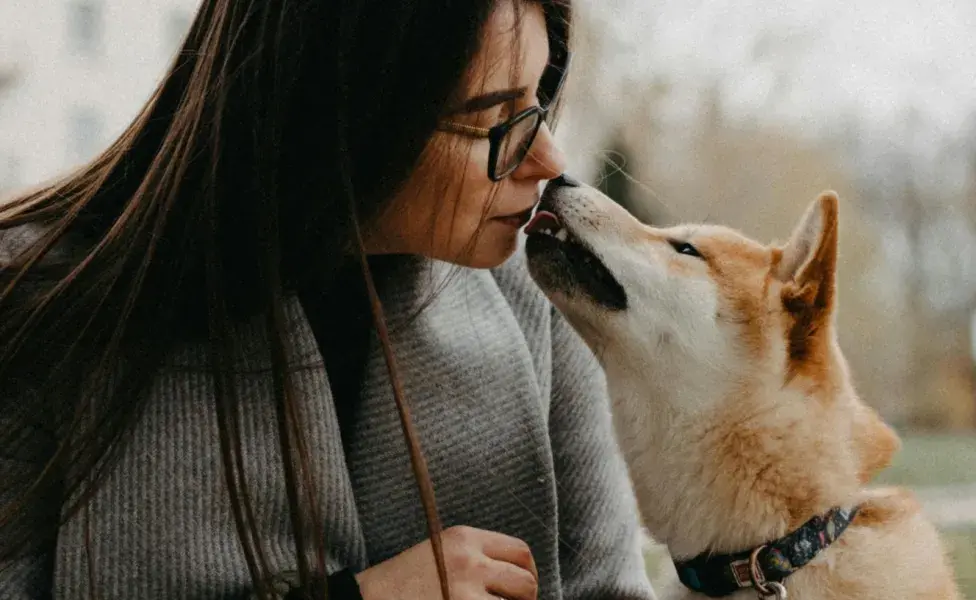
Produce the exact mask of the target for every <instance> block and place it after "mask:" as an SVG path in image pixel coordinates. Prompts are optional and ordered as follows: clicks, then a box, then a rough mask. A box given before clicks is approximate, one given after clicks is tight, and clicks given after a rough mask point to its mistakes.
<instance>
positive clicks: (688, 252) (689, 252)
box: [668, 240, 705, 260]
mask: <svg viewBox="0 0 976 600" xmlns="http://www.w3.org/2000/svg"><path fill="white" fill-rule="evenodd" d="M668 243H669V244H671V247H672V248H674V251H675V252H677V253H678V254H684V255H685V256H692V257H694V258H700V259H702V260H704V258H705V257H703V256H702V255H701V253H700V252H699V251H698V248H695V247H694V246H692V245H691V244H689V243H688V242H680V241H678V240H668Z"/></svg>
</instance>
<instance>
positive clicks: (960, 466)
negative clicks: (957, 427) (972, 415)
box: [877, 434, 976, 487]
mask: <svg viewBox="0 0 976 600" xmlns="http://www.w3.org/2000/svg"><path fill="white" fill-rule="evenodd" d="M877 483H883V484H895V485H906V486H911V487H915V486H927V485H952V484H962V483H976V435H968V436H961V435H960V436H955V435H953V436H949V435H925V436H922V435H912V436H908V435H904V434H902V449H901V451H900V452H899V453H898V454H897V455H895V460H894V462H893V463H892V465H891V466H890V467H888V469H887V470H885V471H884V472H883V473H881V474H880V475H879V476H878V478H877Z"/></svg>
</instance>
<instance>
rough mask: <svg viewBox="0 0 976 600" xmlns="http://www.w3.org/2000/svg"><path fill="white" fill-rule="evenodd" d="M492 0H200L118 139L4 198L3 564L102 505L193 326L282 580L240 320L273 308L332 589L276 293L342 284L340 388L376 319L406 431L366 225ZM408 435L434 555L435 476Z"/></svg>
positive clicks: (352, 378)
mask: <svg viewBox="0 0 976 600" xmlns="http://www.w3.org/2000/svg"><path fill="white" fill-rule="evenodd" d="M495 1H496V0H464V1H460V2H458V1H455V0H403V1H400V2H392V3H391V2H377V1H369V0H342V1H341V2H329V1H324V0H205V2H204V3H203V6H202V7H201V9H200V10H199V12H198V14H197V17H196V19H195V20H194V22H193V25H192V27H191V29H190V32H189V34H188V36H187V38H186V40H185V43H184V44H183V46H182V49H181V51H180V52H179V54H178V56H177V57H176V59H175V61H174V63H173V64H172V66H171V67H170V69H169V70H168V72H167V73H166V75H165V76H164V78H163V80H162V82H161V84H160V85H159V87H158V89H157V90H156V91H155V93H154V94H153V95H152V97H151V99H150V100H149V101H148V102H147V104H146V105H145V107H144V108H143V110H142V111H141V113H140V114H139V116H138V117H137V118H136V119H135V120H134V121H133V123H132V124H131V125H130V126H129V127H128V129H127V130H126V131H125V132H124V133H123V134H121V135H120V136H119V138H118V139H117V140H116V141H115V142H114V143H113V144H112V145H111V147H109V148H108V149H107V150H106V151H105V152H103V153H102V154H101V155H100V156H98V157H97V158H95V159H94V160H93V161H92V162H91V163H89V164H88V165H86V166H84V167H83V168H81V169H80V170H78V171H77V172H75V173H72V174H70V175H69V176H67V177H65V178H63V179H61V180H59V181H57V182H55V183H53V184H50V185H46V186H44V187H43V188H41V189H38V190H35V191H33V192H30V193H27V194H25V195H23V196H21V197H18V198H15V199H14V200H12V201H10V202H8V203H7V204H5V205H4V206H2V207H0V232H3V236H4V238H5V239H4V245H5V246H6V251H5V253H3V254H0V261H2V262H0V389H2V390H3V392H2V399H0V467H2V473H3V483H2V485H3V488H2V489H0V502H2V504H0V564H4V563H6V562H7V561H9V560H10V559H13V558H16V557H20V556H24V555H29V554H33V553H36V552H39V551H40V549H41V546H44V545H46V544H49V543H50V542H51V541H52V540H53V539H54V538H55V536H56V535H57V528H58V527H59V525H60V524H61V523H63V522H65V521H66V520H68V519H70V518H71V517H73V516H74V515H76V514H77V513H78V512H79V511H80V510H82V509H83V508H84V507H85V506H87V503H88V500H89V498H90V497H91V496H92V494H94V493H95V492H96V491H97V490H98V488H99V485H100V483H101V482H102V479H103V477H104V476H105V474H106V473H107V471H108V470H109V469H110V468H111V466H112V459H113V457H115V456H117V454H118V453H119V452H120V451H121V450H122V449H123V448H124V444H125V440H126V436H127V434H128V433H129V432H130V430H131V428H132V425H133V424H134V423H135V422H136V420H137V419H138V418H139V415H140V411H141V409H142V407H143V405H144V403H145V400H146V389H147V386H148V385H149V383H150V382H151V380H152V378H153V376H154V374H155V373H156V372H157V371H158V368H159V367H160V365H161V363H162V361H163V360H164V358H165V357H166V356H167V355H168V354H169V353H170V352H172V351H173V349H174V347H175V346H176V344H179V343H183V342H187V341H194V340H196V341H202V342H206V343H207V344H208V345H209V348H210V354H209V357H210V369H211V370H212V372H213V377H214V400H215V405H216V411H217V416H218V422H219V430H220V443H221V453H222V460H223V464H224V471H225V473H226V480H227V481H226V483H227V487H228V490H229V493H230V498H231V503H232V507H233V512H234V519H235V522H236V524H237V527H238V534H239V536H240V540H241V543H242V546H243V549H244V554H245V557H246V560H247V564H248V567H249V569H250V572H251V576H252V579H253V580H254V585H255V586H256V588H257V590H258V592H259V593H260V594H261V595H262V596H265V595H267V594H269V592H270V590H269V588H268V587H267V585H268V575H269V573H268V572H267V562H266V559H265V557H264V552H263V550H262V547H261V543H260V540H259V539H258V536H257V527H256V523H255V520H254V514H253V507H252V506H251V502H250V499H249V497H248V494H247V484H246V481H245V480H244V475H243V468H242V463H243V453H242V450H241V440H240V434H239V431H238V422H239V419H238V413H239V410H240V407H239V403H238V399H237V397H236V396H235V393H234V385H233V379H232V378H233V376H234V373H233V365H232V359H231V356H232V355H233V352H234V343H235V340H234V337H233V335H231V328H232V327H233V325H234V324H235V323H236V322H239V321H241V320H244V319H252V318H260V319H263V322H264V324H265V328H266V330H267V334H268V335H267V339H268V340H269V342H268V344H269V348H268V350H269V352H270V356H271V358H272V365H273V368H272V373H271V377H272V379H273V383H274V389H275V399H274V401H275V405H276V407H277V414H278V426H279V441H280V444H281V453H282V456H283V462H284V475H285V479H286V484H287V489H288V494H289V505H290V507H291V514H292V526H293V532H294V535H295V543H296V549H297V551H298V556H299V565H298V566H299V571H300V573H301V579H302V585H303V589H304V590H306V593H308V594H311V593H312V592H311V590H313V589H320V588H321V585H319V584H317V583H316V582H321V581H322V579H323V576H324V573H325V563H324V554H325V549H324V548H325V542H324V540H323V539H322V537H323V536H321V535H312V536H307V533H306V532H308V531H321V528H320V527H319V526H318V522H319V521H318V519H319V516H318V515H317V512H316V509H315V507H316V506H317V503H316V502H314V501H313V499H314V498H315V497H316V496H317V491H316V490H314V489H313V487H314V486H313V485H312V482H311V477H310V475H309V471H308V462H309V461H308V457H307V455H306V448H305V443H304V441H303V440H302V436H301V435H300V434H299V427H298V425H299V424H300V422H301V416H300V414H299V411H298V406H297V403H296V402H295V401H294V394H293V391H292V389H291V384H290V381H289V379H290V378H289V377H288V375H287V365H286V359H285V354H286V353H285V348H286V340H285V339H284V323H283V321H284V317H283V309H282V305H283V304H282V303H283V300H284V299H285V298H286V297H287V296H289V295H293V294H298V295H300V296H301V297H302V298H303V299H304V298H308V299H310V302H315V303H318V302H334V303H336V304H337V306H336V307H335V308H333V311H335V312H339V313H340V314H342V315H343V318H342V319H336V322H335V323H327V324H326V325H327V327H326V329H330V330H331V331H333V332H334V334H335V338H334V339H335V340H337V341H336V342H335V343H331V344H328V343H326V344H321V343H320V346H321V350H322V355H323V359H324V361H325V365H326V369H327V371H328V375H329V379H330V381H331V384H332V387H333V396H334V398H335V399H336V402H337V404H339V405H343V404H349V403H352V402H355V400H356V399H357V398H358V395H359V393H360V388H361V383H362V378H363V376H364V370H363V366H362V365H364V364H365V361H366V356H367V352H368V350H369V347H368V346H369V343H368V341H369V335H370V327H376V328H377V333H378V334H379V337H380V340H381V342H382V345H383V349H384V352H385V354H386V357H387V360H388V366H389V369H390V377H391V383H392V385H393V387H394V389H395V390H396V393H395V395H396V397H397V400H398V404H399V405H400V408H401V411H403V413H402V422H403V423H404V431H405V435H408V438H409V437H410V436H411V432H410V420H409V415H408V414H406V412H405V411H406V405H405V404H404V403H403V398H402V394H401V393H400V391H399V382H398V378H397V376H396V369H395V361H394V359H393V353H392V349H391V347H390V344H389V341H388V340H387V337H386V335H385V322H384V320H383V317H382V306H381V305H380V304H379V301H378V300H377V297H378V296H377V295H376V293H375V283H374V277H371V275H370V274H371V266H372V267H376V266H377V264H374V263H371V261H369V260H367V259H366V256H365V253H364V251H363V248H362V245H361V239H360V236H359V226H358V224H359V223H364V222H369V220H370V219H371V218H373V217H374V216H375V215H377V214H378V213H379V211H381V209H382V207H383V205H384V202H386V201H387V200H388V199H389V198H390V197H391V196H393V194H394V192H395V191H396V189H397V188H398V186H400V185H401V183H402V182H403V181H404V180H405V179H406V177H407V176H408V175H409V174H410V173H411V171H412V170H413V168H414V167H415V165H416V163H417V161H418V157H420V155H421V152H422V150H423V149H424V147H425V145H426V143H427V141H428V140H429V138H430V137H431V135H432V133H433V131H434V129H435V126H436V123H437V119H438V117H439V116H440V115H441V114H442V112H443V110H444V108H445V103H446V102H447V101H448V100H449V98H450V97H451V94H452V92H454V91H455V90H456V89H457V88H458V85H459V82H460V81H461V79H462V76H463V75H464V72H465V69H466V68H467V66H468V65H469V63H470V62H471V60H472V57H473V56H474V54H475V52H476V51H477V49H478V45H479V42H480V39H481V33H482V29H483V26H484V24H485V22H486V21H487V19H488V17H489V15H490V14H491V12H492V10H493V8H494V4H495ZM543 4H544V5H545V9H546V13H547V21H548V23H549V28H550V36H551V38H552V40H553V42H555V43H560V44H565V43H566V42H567V39H568V23H569V9H568V2H566V1H563V0H547V1H546V2H544V3H543ZM21 240H22V241H21ZM349 249H351V250H352V251H351V252H350V251H349ZM310 257H314V260H313V259H311V258H310ZM375 275H376V277H375V280H376V282H381V281H382V279H383V277H382V269H380V272H377V273H375ZM310 318H311V317H310ZM338 340H341V343H340V342H338ZM338 408H339V410H340V414H341V413H342V410H343V407H342V406H339V407H338ZM410 446H411V450H412V451H411V455H412V459H413V461H414V466H415V472H416V474H417V476H418V483H419V484H420V486H421V490H422V495H423V497H424V501H425V505H426V506H427V509H428V510H427V516H428V521H429V526H430V531H431V537H432V540H433V541H434V543H435V550H437V551H438V552H437V554H438V555H439V546H438V545H437V541H438V540H439V538H438V535H437V534H438V531H439V524H438V521H437V516H436V509H435V507H434V505H433V493H432V491H431V489H430V482H429V479H428V478H427V477H426V473H425V470H424V465H423V459H422V456H421V454H420V452H419V446H418V445H417V444H416V443H415V440H414V441H412V443H411V444H410ZM52 518H53V519H54V520H53V521H51V519H52ZM306 537H308V538H310V539H306ZM312 550H314V555H310V552H311V551H312ZM310 556H312V558H310ZM438 564H439V571H440V573H441V575H442V578H443V563H442V560H440V559H439V560H438ZM442 583H443V584H444V588H443V589H444V592H445V594H446V580H443V579H442Z"/></svg>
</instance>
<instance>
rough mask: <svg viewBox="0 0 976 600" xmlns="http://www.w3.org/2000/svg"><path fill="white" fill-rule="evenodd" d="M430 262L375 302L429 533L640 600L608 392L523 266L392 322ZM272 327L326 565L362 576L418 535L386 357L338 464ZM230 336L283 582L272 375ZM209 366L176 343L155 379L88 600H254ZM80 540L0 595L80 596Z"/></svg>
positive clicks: (309, 340) (64, 535) (321, 389)
mask: <svg viewBox="0 0 976 600" xmlns="http://www.w3.org/2000/svg"><path fill="white" fill-rule="evenodd" d="M426 265H427V267H429V268H428V269H426V270H425V273H427V276H426V277H430V281H428V280H427V278H426V277H425V278H424V282H425V283H423V284H421V285H417V286H402V287H399V288H397V289H396V290H395V291H394V292H392V293H390V294H387V295H386V297H385V298H384V305H385V307H386V310H387V312H388V313H389V314H388V316H389V319H390V321H391V323H392V324H393V327H394V330H393V342H394V347H395V349H396V353H397V357H398V361H399V364H400V367H401V370H402V375H403V379H404V387H405V391H406V395H407V398H408V401H409V402H410V403H411V406H412V409H413V415H414V419H415V422H416V425H417V428H418V432H419V434H420V436H421V440H422V443H423V446H424V450H425V453H426V456H427V459H428V462H429V467H430V471H431V476H432V479H433V482H434V486H435V489H436V494H437V499H438V503H439V507H440V511H441V516H442V518H443V521H444V524H445V526H451V525H456V524H465V525H470V526H474V527H479V528H483V529H488V530H494V531H500V532H504V533H507V534H510V535H513V536H516V537H518V538H521V539H523V540H525V541H526V542H528V543H529V544H530V546H531V548H532V551H533V554H534V556H535V560H536V562H537V564H538V569H539V577H540V594H539V597H540V598H541V599H545V600H558V599H563V600H575V599H583V598H586V599H592V598H605V599H608V600H619V599H623V598H627V599H645V600H646V599H651V598H653V593H652V591H651V589H650V585H649V583H648V581H647V578H646V575H645V573H644V569H643V561H642V558H641V552H640V533H639V525H638V517H637V513H636V506H635V502H634V500H633V496H632V492H631V489H630V486H629V483H628V480H627V478H626V470H625V467H624V464H623V462H622V460H621V457H620V455H619V454H618V449H617V447H616V445H615V441H614V438H613V435H612V432H611V422H610V416H609V412H608V410H609V408H608V402H607V397H606V391H605V385H604V381H603V379H602V374H601V372H600V370H599V368H598V366H597V364H596V362H595V360H594V358H593V356H592V355H591V353H590V352H589V350H588V349H587V348H586V347H585V346H584V345H583V344H582V343H581V342H580V340H579V339H578V338H577V336H576V335H575V333H574V332H573V331H572V330H571V329H570V328H569V327H568V326H567V324H566V323H565V322H564V321H563V320H562V319H561V318H560V317H559V316H558V315H557V314H555V313H554V312H553V309H552V307H551V305H549V304H548V303H547V301H546V299H545V298H544V297H543V296H542V294H541V293H540V292H539V291H538V290H537V289H536V287H535V286H534V285H533V284H532V282H531V281H530V279H529V278H528V275H527V272H526V270H525V268H524V256H523V255H522V254H521V253H519V254H517V255H516V256H515V257H514V258H513V259H512V260H510V261H509V262H508V263H507V264H506V265H504V266H502V267H501V268H499V269H496V270H494V271H479V270H467V269H465V270H461V271H460V272H459V273H456V274H455V276H453V277H452V278H450V279H447V283H446V287H444V289H443V290H442V291H441V292H440V293H439V295H437V296H436V300H435V301H434V302H433V304H432V305H430V306H429V307H428V308H427V309H426V310H424V311H423V312H422V313H421V314H420V316H419V317H417V318H416V319H413V320H410V319H408V318H407V317H408V316H410V315H411V314H412V313H413V310H414V309H415V308H416V306H417V303H418V301H419V300H423V299H424V298H427V297H428V295H429V294H428V292H429V290H430V287H431V285H438V284H443V283H444V281H445V276H446V274H447V273H448V268H447V266H446V265H444V264H442V263H435V262H429V263H426ZM451 271H454V270H453V269H452V270H451ZM432 282H434V283H432ZM288 318H289V323H290V328H291V331H292V335H291V339H292V341H293V346H292V348H291V349H290V352H291V355H290V360H291V361H292V363H293V364H294V365H295V366H296V368H295V369H293V371H294V373H293V377H294V381H295V383H296V388H297V390H298V394H299V396H300V399H301V401H302V406H303V410H304V416H305V417H306V420H307V422H308V423H307V427H306V436H307V439H308V440H309V441H310V444H311V446H310V450H311V454H312V456H313V462H314V467H315V471H316V477H317V478H318V484H319V489H320V490H323V494H324V495H325V496H326V498H325V499H324V504H323V506H324V509H323V518H324V521H325V522H324V526H325V528H326V530H327V531H326V535H327V539H328V540H329V543H330V546H331V556H330V563H331V564H330V565H329V567H330V570H337V569H340V568H343V567H349V568H351V569H353V570H354V571H359V570H362V569H365V568H366V567H368V566H370V565H373V564H376V563H378V562H380V561H383V560H385V559H388V558H390V557H392V556H394V555H396V554H397V553H399V552H401V551H403V550H405V549H406V548H408V547H410V546H412V545H414V544H416V543H418V542H420V541H422V540H423V539H425V538H426V537H427V534H426V526H425V521H424V517H423V511H422V507H421V504H420V501H419V497H418V493H417V489H416V485H415V483H414V480H413V476H412V474H411V470H410V465H409V460H408V455H407V452H406V446H405V443H404V441H403V438H402V435H401V431H400V427H399V421H398V419H397V415H396V411H395V405H394V402H393V399H392V394H391V392H390V386H389V383H388V380H387V376H386V371H385V366H384V363H383V359H382V355H381V353H380V352H379V349H378V348H374V351H373V352H372V357H371V359H370V362H369V365H368V371H367V382H366V385H365V388H364V400H363V405H362V412H361V413H360V414H359V416H358V418H357V419H356V420H355V427H354V431H352V432H351V435H350V439H351V442H350V443H349V445H348V446H347V448H346V449H345V450H344V449H343V445H342V442H341V440H340V435H339V431H338V424H337V420H336V412H335V409H334V406H333V403H332V400H331V396H330V392H329V385H328V382H327V380H326V375H325V370H324V368H323V367H322V361H321V357H320V355H319V353H318V350H317V347H316V344H315V340H314V337H313V335H312V331H311V329H310V328H309V325H308V322H307V321H306V319H305V316H304V313H303V311H302V308H301V306H300V305H299V303H298V302H297V301H295V302H293V303H291V304H290V307H289V315H288ZM239 335H240V336H241V338H240V339H241V340H242V344H243V347H244V348H245V351H244V353H243V355H242V356H241V357H240V361H241V367H242V368H241V369H240V371H241V373H242V374H241V375H240V376H239V391H238V393H239V394H240V395H241V397H242V399H243V401H244V402H245V406H246V407H247V409H246V415H247V422H246V424H245V427H244V429H243V432H242V437H243V438H244V444H245V452H246V460H247V461H248V469H249V470H248V472H247V475H248V482H249V484H250V488H251V491H252V497H253V498H254V501H255V506H256V510H257V518H258V520H259V522H260V525H261V528H262V529H263V540H264V543H265V547H266V548H267V551H268V554H269V560H270V561H271V562H272V563H273V566H274V567H275V568H277V569H280V570H289V569H294V568H295V567H294V565H295V564H296V562H295V555H294V550H293V543H292V541H291V534H290V532H289V530H290V521H289V518H288V510H287V506H288V502H287V498H286V493H285V487H284V483H283V482H284V478H283V475H282V471H281V466H280V465H281V460H280V457H279V454H278V444H277V438H276V426H275V419H274V414H273V408H272V407H271V406H272V403H271V402H269V401H268V399H269V396H270V394H271V393H272V392H271V390H270V388H269V384H268V377H266V376H265V375H266V372H267V368H268V367H269V365H270V362H269V361H268V359H267V357H266V356H265V355H264V353H263V351H262V350H260V348H261V343H260V342H261V339H262V335H263V334H262V333H261V328H260V327H254V328H253V329H250V328H242V330H241V332H240V334H239ZM374 346H375V344H374ZM205 356H206V352H205V350H204V349H202V348H192V347H191V348H186V349H184V350H182V351H181V352H180V353H179V356H178V357H177V358H176V360H174V361H172V363H171V364H168V366H167V367H166V368H164V369H163V370H162V371H161V372H160V373H159V375H158V377H157V379H156V381H155V384H154V386H153V388H152V390H151V393H152V397H151V401H150V403H149V407H148V410H147V412H146V413H145V415H144V416H143V418H142V420H141V421H140V423H139V425H138V427H137V430H136V432H135V436H134V438H133V440H132V442H131V445H130V446H128V447H127V450H126V452H125V454H124V456H123V458H122V460H121V462H120V464H119V465H118V466H117V468H116V470H115V472H114V474H113V475H112V476H111V477H110V478H109V479H108V481H107V483H106V484H105V487H104V488H103V489H102V490H101V491H100V492H99V494H98V495H97V497H96V499H95V500H94V502H93V504H92V506H91V510H90V515H91V528H92V536H93V546H94V548H93V550H94V556H95V567H96V570H95V588H96V594H97V598H98V599H99V600H116V599H118V600H123V599H125V600H128V599H139V600H150V599H156V598H159V599H175V598H188V599H200V600H202V599H210V598H242V597H246V596H247V595H248V593H249V591H250V587H251V585H250V577H249V575H248V571H247V568H246V563H245V561H244V557H243V553H242V551H241V548H240V545H239V542H238V538H237V533H236V530H235V526H234V522H233V519H232V515H231V510H230V503H229V500H228V496H227V493H226V491H225V489H224V480H223V475H222V470H221V466H220V458H219V445H218V433H217V428H216V416H215V413H214V409H213V402H212V400H211V397H212V382H211V380H210V377H209V376H208V375H207V372H206V368H205V367H204V366H205V362H206V361H205V358H204V357H205ZM83 540H84V528H83V524H82V519H81V518H77V519H75V521H74V522H71V523H69V524H68V525H67V526H65V527H64V528H63V529H62V530H61V532H60V534H59V539H58V543H57V548H56V549H55V550H52V556H51V557H48V558H49V559H48V560H45V559H44V557H39V558H38V559H37V561H34V562H32V563H30V564H21V565H17V566H16V567H15V568H14V569H12V570H8V571H5V574H4V575H3V579H2V580H0V598H2V599H20V598H42V597H47V594H50V593H52V592H53V597H55V598H62V599H71V600H76V599H84V598H89V597H90V596H89V592H88V577H87V573H88V564H87V561H86V554H85V552H84V543H83ZM51 558H53V561H52V560H50V559H51ZM52 565H53V566H52ZM52 569H53V572H52ZM391 600H393V599H391Z"/></svg>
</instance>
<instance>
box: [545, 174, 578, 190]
mask: <svg viewBox="0 0 976 600" xmlns="http://www.w3.org/2000/svg"><path fill="white" fill-rule="evenodd" d="M579 186H580V182H578V181H576V180H575V179H573V178H572V177H570V176H569V175H567V174H565V173H563V174H562V175H560V176H559V177H557V178H555V179H551V180H549V183H547V184H546V187H551V188H553V189H556V188H558V187H579Z"/></svg>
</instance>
